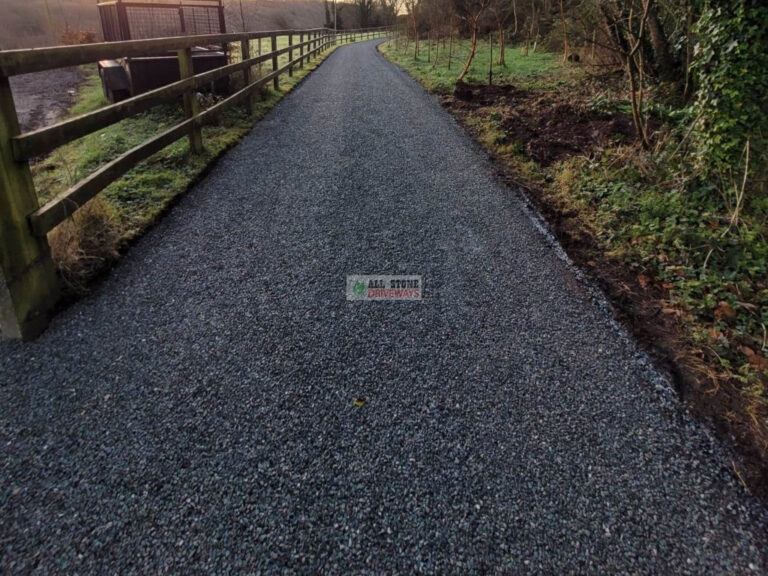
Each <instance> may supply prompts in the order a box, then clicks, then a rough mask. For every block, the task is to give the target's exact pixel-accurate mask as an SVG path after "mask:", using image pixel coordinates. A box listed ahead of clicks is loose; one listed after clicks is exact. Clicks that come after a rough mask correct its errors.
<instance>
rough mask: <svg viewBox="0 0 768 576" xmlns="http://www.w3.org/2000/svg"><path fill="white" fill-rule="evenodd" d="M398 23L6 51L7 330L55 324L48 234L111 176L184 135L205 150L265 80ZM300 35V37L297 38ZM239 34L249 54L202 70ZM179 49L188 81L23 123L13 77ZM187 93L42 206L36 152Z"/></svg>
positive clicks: (0, 114) (27, 334)
mask: <svg viewBox="0 0 768 576" xmlns="http://www.w3.org/2000/svg"><path fill="white" fill-rule="evenodd" d="M390 31H391V29H390V28H371V29H360V30H340V31H338V32H334V31H333V30H331V29H327V28H319V29H311V30H276V31H270V32H247V33H235V34H210V35H201V36H178V37H172V38H158V39H151V40H134V41H125V42H101V43H97V44H83V45H79V46H61V47H51V48H34V49H30V50H8V51H0V334H1V335H3V336H8V337H15V338H24V339H28V338H34V337H35V336H37V335H38V334H39V333H40V332H41V331H42V330H44V329H45V327H46V326H47V324H48V319H49V315H50V312H51V310H52V309H53V307H54V306H55V305H56V303H57V301H58V298H59V285H58V280H57V276H56V271H55V269H54V266H53V263H52V262H51V258H50V250H49V247H48V242H47V239H46V234H47V233H48V232H49V231H50V230H52V229H53V228H54V227H55V226H56V225H57V224H59V223H61V222H62V221H63V220H65V219H66V218H68V217H69V216H71V215H72V214H73V213H74V212H75V211H76V210H77V209H78V208H79V207H80V206H82V205H83V204H85V203H86V202H87V201H88V200H90V199H91V198H93V197H94V196H95V195H96V194H98V193H99V192H101V191H102V190H103V189H104V188H105V187H106V186H107V185H108V184H110V183H111V182H113V181H114V180H116V179H117V178H119V177H120V176H122V175H123V174H125V173H126V172H127V171H128V170H130V169H131V168H133V167H134V166H135V165H136V164H138V163H139V162H141V161H142V160H144V159H146V158H148V157H150V156H152V155H153V154H155V153H156V152H158V151H160V150H162V149H163V148H165V147H166V146H168V145H169V144H171V143H172V142H175V141H176V140H178V139H180V138H182V137H184V136H188V137H189V139H190V150H191V151H192V152H193V153H199V152H201V151H202V148H203V140H202V131H201V128H202V126H203V125H204V124H206V123H210V122H211V121H212V119H213V118H214V117H215V116H216V115H217V114H219V113H220V112H221V111H223V110H224V109H226V108H228V107H231V106H233V105H236V104H243V105H245V106H246V108H247V109H248V111H249V112H251V111H252V103H253V97H254V95H255V93H256V91H257V90H258V89H260V88H261V87H262V86H265V85H266V84H268V83H270V82H271V83H272V85H273V87H274V88H275V89H278V88H279V79H280V76H281V75H283V74H286V73H287V74H292V73H293V70H294V68H296V67H303V66H304V63H305V62H309V61H310V59H311V58H313V57H316V56H317V55H319V54H320V53H321V52H323V51H325V50H327V49H328V48H329V47H330V46H332V45H335V44H337V43H345V42H354V41H357V40H364V39H370V38H376V37H382V36H386V35H388V34H389V33H390ZM280 36H287V37H288V46H285V47H283V48H281V49H278V48H277V39H278V37H280ZM296 37H298V42H296V43H294V39H295V38H296ZM263 39H268V40H269V41H270V47H271V50H270V51H269V52H267V53H263V54H260V55H258V56H251V41H253V40H258V41H259V43H261V41H262V40H263ZM232 43H237V44H239V45H240V54H241V56H242V58H241V61H240V62H235V63H232V64H227V65H225V66H222V67H220V68H216V69H213V70H209V71H207V72H204V73H201V74H197V75H195V74H194V73H193V71H192V48H193V47H194V46H206V45H216V44H219V45H223V44H232ZM169 51H176V53H177V55H178V61H179V71H180V78H181V79H180V80H179V81H177V82H173V83H171V84H167V85H165V86H162V87H160V88H157V89H155V90H151V91H149V92H145V93H143V94H140V95H137V96H134V97H132V98H128V99H127V100H123V101H121V102H118V103H115V104H112V105H109V106H105V107H103V108H100V109H98V110H96V111H93V112H89V113H87V114H83V115H82V116H77V117H74V118H69V119H66V120H63V121H61V122H58V123H55V124H53V125H50V126H45V127H43V128H40V129H38V130H34V131H32V132H27V133H24V134H22V133H21V132H20V129H19V122H18V119H17V115H16V108H15V105H14V102H13V96H12V93H11V87H10V82H9V77H11V76H15V75H18V74H26V73H30V72H41V71H44V70H51V69H55V68H63V67H67V66H77V65H82V64H92V63H95V62H97V61H99V60H114V59H119V58H126V57H139V56H151V55H156V54H158V53H163V52H169ZM283 54H287V55H288V62H287V63H286V64H284V65H282V66H278V57H279V56H281V55H283ZM297 54H298V56H297ZM264 63H268V64H271V66H269V72H268V73H267V74H264V75H262V76H260V77H258V78H257V79H254V75H253V73H252V71H253V67H254V66H258V65H263V64H264ZM234 73H242V75H243V78H244V87H243V88H242V89H240V90H238V91H237V92H235V93H233V94H231V95H229V96H227V97H226V98H224V99H223V100H221V101H219V102H218V103H216V104H215V105H213V106H211V107H210V108H208V109H206V110H204V111H201V110H200V108H199V105H198V101H197V97H196V92H197V91H198V90H199V89H201V88H203V87H205V86H208V85H210V84H211V83H212V82H213V81H215V80H218V79H220V78H224V77H228V76H230V75H232V74H234ZM179 98H181V99H182V101H183V105H184V111H185V116H186V119H185V120H184V121H182V122H180V123H178V124H176V125H175V126H173V127H172V128H169V129H167V130H165V131H163V132H161V133H159V134H157V135H156V136H154V137H153V138H150V139H149V140H147V141H145V142H143V143H142V144H140V145H138V146H136V147H134V148H131V149H130V150H128V151H127V152H125V153H124V154H122V155H120V156H118V157H117V158H115V159H114V160H112V161H110V162H108V163H106V164H105V165H104V166H102V167H101V168H99V169H98V170H96V171H95V172H93V173H92V174H90V175H89V176H87V177H86V178H85V179H83V180H81V181H80V182H78V183H76V184H75V185H73V186H72V187H70V188H69V189H68V190H66V191H65V192H63V193H62V194H60V195H58V196H56V197H55V198H53V199H52V200H50V201H49V202H47V203H46V204H45V205H43V206H40V205H39V203H38V197H37V194H36V191H35V187H34V183H33V180H32V174H31V171H30V168H29V160H30V159H32V158H35V157H38V156H41V155H44V154H47V153H49V152H51V151H53V150H54V149H56V148H57V147H59V146H61V145H63V144H66V143H68V142H71V141H73V140H76V139H77V138H81V137H83V136H85V135H87V134H90V133H93V132H96V131H97V130H100V129H102V128H105V127H107V126H109V125H111V124H115V123H116V122H119V121H121V120H123V119H125V118H129V117H131V116H134V115H136V114H138V113H140V112H143V111H145V110H148V109H150V108H152V107H154V106H157V105H159V104H163V103H168V102H172V101H174V100H176V99H179Z"/></svg>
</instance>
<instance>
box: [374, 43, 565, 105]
mask: <svg viewBox="0 0 768 576" xmlns="http://www.w3.org/2000/svg"><path fill="white" fill-rule="evenodd" d="M431 44H432V47H431V50H430V49H429V48H428V47H429V43H428V42H427V41H426V40H422V41H421V42H420V43H419V57H418V59H414V55H413V42H411V43H410V45H409V46H408V52H407V53H406V52H404V51H403V50H402V48H404V46H405V45H404V43H401V45H400V48H398V46H397V43H396V42H394V41H391V42H387V43H386V44H384V45H382V47H381V51H382V52H383V53H384V54H386V56H387V57H388V58H389V59H390V60H392V61H394V62H396V63H397V64H399V65H400V66H402V67H403V68H404V69H405V70H407V71H408V72H409V73H410V74H411V75H412V76H414V77H416V78H417V79H418V80H420V81H421V82H422V83H423V84H424V86H425V87H426V88H427V89H428V90H430V91H431V92H435V93H439V94H440V93H449V92H451V91H453V86H454V84H455V83H456V78H457V77H458V75H459V73H460V72H461V70H462V68H463V67H464V63H465V61H466V60H467V57H468V56H469V51H470V42H469V41H468V40H464V39H462V40H456V39H454V41H453V49H452V50H449V49H450V42H449V41H448V39H446V40H445V47H443V42H442V41H440V43H439V49H438V47H437V44H438V43H437V42H435V41H432V43H431ZM449 51H450V52H451V62H450V68H449V67H448V64H449V62H448V54H449ZM493 53H494V65H493V81H494V83H495V84H508V83H514V84H516V85H520V86H524V87H536V86H540V85H544V84H546V85H552V84H555V85H557V84H558V83H565V84H567V83H569V82H570V77H569V76H568V74H567V73H565V69H564V67H563V66H562V65H561V63H560V56H559V55H558V54H552V53H550V52H542V51H537V52H534V53H530V52H529V54H528V55H527V56H523V55H522V53H521V49H520V47H519V46H508V47H506V48H505V50H504V61H505V63H504V64H503V65H499V64H497V63H496V62H497V58H498V55H499V47H498V46H497V45H496V44H495V42H494V47H493ZM428 55H429V56H430V59H429V60H427V56H428ZM435 59H437V65H435ZM489 60H490V45H489V43H488V39H487V38H485V39H483V40H482V41H481V42H478V46H477V51H476V52H475V57H474V58H473V60H472V66H471V67H470V69H469V72H468V73H467V76H466V77H465V78H464V81H465V82H467V83H470V84H487V83H488V69H489Z"/></svg>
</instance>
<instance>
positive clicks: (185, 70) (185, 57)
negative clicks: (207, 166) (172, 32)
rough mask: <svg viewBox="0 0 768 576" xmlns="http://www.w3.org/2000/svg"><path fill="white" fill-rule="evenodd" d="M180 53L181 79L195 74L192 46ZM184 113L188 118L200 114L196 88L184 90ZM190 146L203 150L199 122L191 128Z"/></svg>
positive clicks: (195, 150) (195, 151)
mask: <svg viewBox="0 0 768 576" xmlns="http://www.w3.org/2000/svg"><path fill="white" fill-rule="evenodd" d="M178 54H179V75H180V76H181V79H182V80H183V79H185V78H189V77H190V76H194V75H195V72H194V70H193V68H192V48H182V49H181V50H179V51H178ZM184 113H185V114H186V115H187V118H194V117H196V116H197V115H198V114H200V104H199V103H198V101H197V94H195V92H194V90H187V91H186V92H184ZM189 147H190V149H191V150H192V152H193V153H195V154H200V153H201V152H202V151H203V132H202V128H201V127H200V124H198V123H197V122H193V123H192V126H191V127H190V129H189Z"/></svg>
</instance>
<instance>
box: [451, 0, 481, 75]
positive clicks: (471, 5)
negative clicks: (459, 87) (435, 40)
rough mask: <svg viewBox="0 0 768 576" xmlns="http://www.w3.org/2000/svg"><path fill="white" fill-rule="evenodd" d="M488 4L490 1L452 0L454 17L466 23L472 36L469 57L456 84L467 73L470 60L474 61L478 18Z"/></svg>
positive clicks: (470, 64) (470, 63)
mask: <svg viewBox="0 0 768 576" xmlns="http://www.w3.org/2000/svg"><path fill="white" fill-rule="evenodd" d="M489 3H490V0H453V7H454V10H455V11H456V15H457V16H458V17H459V18H461V19H462V20H464V21H465V22H466V23H467V26H469V30H470V32H471V34H472V40H471V44H470V47H469V56H468V57H467V61H466V62H465V63H464V68H462V70H461V73H460V74H459V77H458V78H457V79H456V81H457V82H461V81H462V80H464V77H465V76H466V75H467V72H469V67H470V66H472V60H474V58H475V53H476V52H477V38H478V30H479V28H480V26H479V23H480V17H481V16H482V15H483V13H484V12H485V9H486V8H488V4H489Z"/></svg>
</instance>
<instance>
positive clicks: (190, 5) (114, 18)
mask: <svg viewBox="0 0 768 576" xmlns="http://www.w3.org/2000/svg"><path fill="white" fill-rule="evenodd" d="M97 7H98V9H99V17H100V19H101V30H102V33H103V35H104V40H105V41H106V42H120V41H126V40H143V39H148V38H166V37H170V36H190V35H198V34H224V33H226V25H225V22H224V7H223V5H222V0H181V1H179V2H171V1H170V0H166V1H162V0H161V1H154V0H128V1H126V0H98V1H97ZM227 58H228V54H227V45H226V44H223V45H212V46H195V47H193V48H192V65H193V70H194V73H195V74H200V73H202V72H206V71H208V70H212V69H214V68H220V67H221V66H225V65H226V64H227ZM99 76H100V77H101V84H102V87H103V89H104V94H105V95H106V97H107V99H108V100H109V101H110V102H118V101H120V100H124V99H125V98H129V97H131V96H136V95H137V94H142V93H144V92H147V91H149V90H153V89H155V88H159V87H161V86H164V85H166V84H170V83H171V82H175V81H177V80H179V78H180V72H179V66H178V59H177V56H176V54H175V53H174V52H167V53H160V54H153V55H151V56H144V57H141V58H122V59H120V60H102V61H101V62H99ZM228 89H229V85H228V81H227V79H226V78H223V79H220V80H217V81H216V82H214V83H212V85H211V86H210V87H209V90H211V91H214V92H216V93H220V94H224V93H227V91H228Z"/></svg>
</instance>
